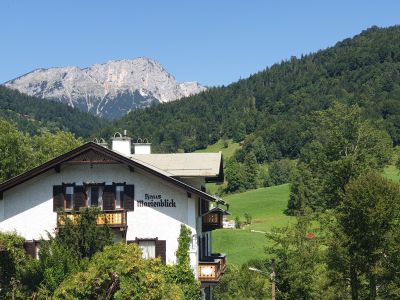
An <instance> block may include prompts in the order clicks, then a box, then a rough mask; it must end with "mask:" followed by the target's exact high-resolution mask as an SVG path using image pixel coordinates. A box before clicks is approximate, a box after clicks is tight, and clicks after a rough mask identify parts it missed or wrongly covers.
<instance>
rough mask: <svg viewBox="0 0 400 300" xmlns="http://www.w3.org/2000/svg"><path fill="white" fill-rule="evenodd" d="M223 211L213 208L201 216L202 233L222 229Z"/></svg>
mask: <svg viewBox="0 0 400 300" xmlns="http://www.w3.org/2000/svg"><path fill="white" fill-rule="evenodd" d="M223 214H224V210H222V209H220V208H219V207H216V208H213V209H211V210H210V211H208V212H206V213H205V214H204V215H203V216H202V229H203V232H206V231H211V230H215V229H219V228H222V221H223Z"/></svg>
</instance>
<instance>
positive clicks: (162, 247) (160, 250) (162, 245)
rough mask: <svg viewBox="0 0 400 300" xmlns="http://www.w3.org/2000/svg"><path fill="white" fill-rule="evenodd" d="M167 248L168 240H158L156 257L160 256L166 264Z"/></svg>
mask: <svg viewBox="0 0 400 300" xmlns="http://www.w3.org/2000/svg"><path fill="white" fill-rule="evenodd" d="M166 248H167V243H166V241H162V240H156V257H160V259H161V261H162V262H163V263H164V264H165V263H166V255H165V252H166Z"/></svg>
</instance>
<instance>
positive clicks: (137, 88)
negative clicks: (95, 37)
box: [3, 57, 206, 119]
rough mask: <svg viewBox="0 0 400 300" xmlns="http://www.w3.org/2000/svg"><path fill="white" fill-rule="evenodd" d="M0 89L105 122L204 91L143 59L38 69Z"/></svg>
mask: <svg viewBox="0 0 400 300" xmlns="http://www.w3.org/2000/svg"><path fill="white" fill-rule="evenodd" d="M3 85H4V86H6V87H9V88H12V89H16V90H19V91H20V92H22V93H25V94H28V95H30V96H35V97H39V98H47V99H50V100H55V101H58V102H64V103H67V104H69V105H70V106H72V107H77V108H78V109H80V110H82V111H86V112H90V113H92V114H94V115H97V116H102V117H105V118H107V119H115V118H119V117H122V116H124V115H125V114H127V113H128V112H130V111H132V110H134V109H137V108H143V107H148V106H151V105H152V104H154V103H165V102H170V101H174V100H177V99H180V98H183V97H188V96H190V95H193V94H197V93H199V92H202V91H204V90H205V89H206V88H205V87H203V86H201V85H200V84H199V83H197V82H193V81H191V82H183V83H178V82H177V81H176V79H175V77H174V76H173V75H171V74H170V73H168V71H166V69H165V68H164V67H163V66H162V65H161V64H160V63H159V62H157V61H155V60H152V59H150V58H147V57H139V58H135V59H133V60H128V59H124V60H109V61H107V62H105V63H98V64H93V65H91V66H88V67H85V68H80V67H77V66H65V67H55V68H38V69H35V70H33V71H31V72H29V73H26V74H24V75H21V76H19V77H17V78H14V79H11V80H9V81H7V82H5V83H4V84H3Z"/></svg>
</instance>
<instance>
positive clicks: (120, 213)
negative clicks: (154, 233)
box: [57, 210, 127, 227]
mask: <svg viewBox="0 0 400 300" xmlns="http://www.w3.org/2000/svg"><path fill="white" fill-rule="evenodd" d="M79 217H80V214H79V212H63V213H58V214H57V226H59V227H62V226H64V225H65V218H67V219H69V220H71V221H72V224H76V223H77V221H78V219H79ZM96 223H97V225H108V226H110V227H126V225H127V224H126V211H124V210H111V211H110V210H109V211H101V212H100V214H99V215H98V216H97V220H96Z"/></svg>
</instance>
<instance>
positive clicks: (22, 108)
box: [0, 85, 106, 138]
mask: <svg viewBox="0 0 400 300" xmlns="http://www.w3.org/2000/svg"><path fill="white" fill-rule="evenodd" d="M0 119H3V120H7V121H11V122H13V123H15V124H17V126H18V129H19V130H21V131H23V132H26V133H29V134H31V135H33V134H36V133H38V131H40V130H41V129H43V128H46V129H47V130H49V131H51V132H55V131H58V130H63V131H69V132H72V133H74V134H75V135H77V136H79V137H84V138H89V137H91V135H92V133H94V132H96V131H98V130H99V128H101V127H103V126H105V124H106V121H105V120H103V119H100V118H97V117H95V116H93V115H90V114H89V113H84V112H81V111H79V110H77V109H75V108H72V107H69V106H68V105H66V104H62V103H56V102H53V101H49V100H46V99H39V98H36V97H31V96H28V95H25V94H22V93H20V92H18V91H16V90H12V89H9V88H7V87H4V86H1V85H0Z"/></svg>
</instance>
